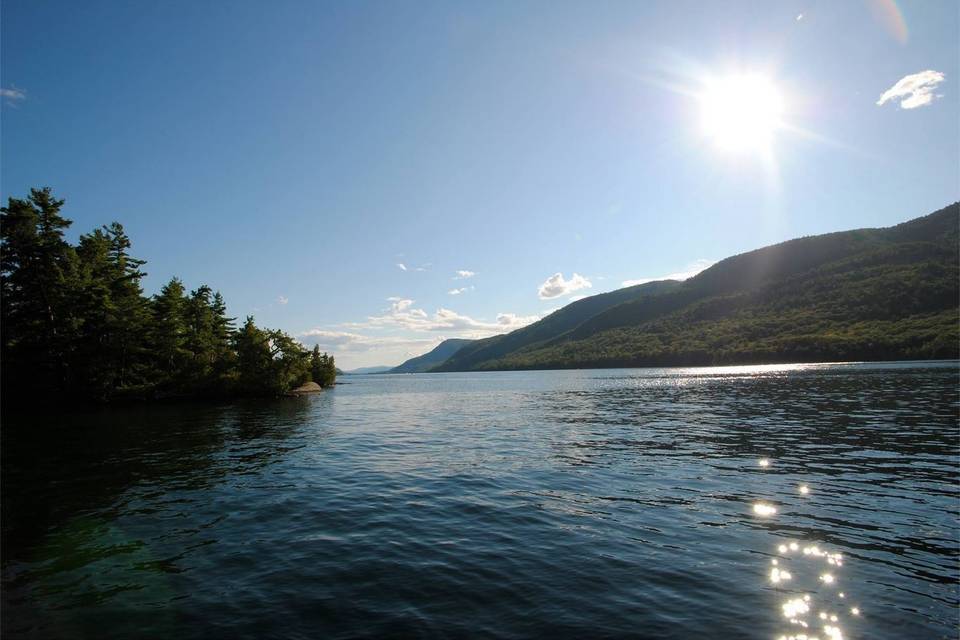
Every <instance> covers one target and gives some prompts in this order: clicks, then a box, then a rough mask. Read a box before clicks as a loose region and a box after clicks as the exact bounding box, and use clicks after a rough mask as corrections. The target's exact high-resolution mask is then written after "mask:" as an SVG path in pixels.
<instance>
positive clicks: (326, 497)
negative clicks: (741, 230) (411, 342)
mask: <svg viewBox="0 0 960 640" xmlns="http://www.w3.org/2000/svg"><path fill="white" fill-rule="evenodd" d="M341 381H342V383H343V384H341V385H339V386H338V387H337V388H336V389H335V390H333V391H330V392H326V393H323V394H321V395H318V396H314V397H306V398H291V399H285V400H278V401H265V402H244V403H235V404H226V405H217V406H210V405H206V406H204V405H176V406H149V407H138V408H125V409H110V410H103V411H96V412H78V413H76V414H75V415H72V416H69V417H63V418H59V419H57V420H56V421H55V422H56V424H43V423H49V422H50V419H49V418H40V417H36V416H35V417H33V418H22V417H20V418H17V419H13V418H9V417H8V418H7V419H6V420H5V423H4V438H3V448H2V455H3V460H2V480H3V487H2V489H3V500H2V508H3V522H2V526H3V553H2V555H3V560H2V570H3V611H2V613H3V615H2V631H3V635H4V637H97V638H128V637H158V638H167V637H173V636H176V637H181V638H239V637H249V638H267V637H276V638H281V637H282V638H316V637H323V638H353V637H362V636H384V635H391V636H420V637H428V638H443V637H466V636H471V637H498V638H527V637H532V636H552V637H592V638H600V637H637V638H667V637H676V638H696V637H718V638H719V637H730V638H778V637H781V636H782V637H790V636H791V635H797V634H800V633H806V634H808V637H813V636H818V637H820V638H829V637H834V638H836V637H841V636H842V637H844V638H890V639H894V638H896V639H904V638H955V637H956V633H957V631H956V629H957V610H958V603H960V593H958V580H960V570H958V555H960V554H958V546H960V542H958V535H960V533H958V532H960V525H958V516H960V492H958V478H960V475H958V469H960V466H958V451H960V450H958V443H960V435H958V408H960V391H958V367H957V363H955V362H950V363H932V364H921V363H900V364H871V365H813V366H811V365H804V366H773V367H744V368H736V367H734V368H713V369H623V370H605V371H554V372H508V373H471V374H423V375H400V376H386V375H379V376H347V377H343V378H342V379H341ZM801 486H803V487H806V489H807V492H806V493H802V490H801ZM841 594H842V597H841ZM804 624H805V625H807V626H806V627H804V626H803V625H804ZM838 634H839V635H838Z"/></svg>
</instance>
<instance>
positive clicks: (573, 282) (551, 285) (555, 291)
mask: <svg viewBox="0 0 960 640" xmlns="http://www.w3.org/2000/svg"><path fill="white" fill-rule="evenodd" d="M592 286H593V285H592V284H590V281H589V280H587V279H586V278H584V277H583V276H581V275H580V274H578V273H574V274H573V275H572V276H571V277H570V279H569V280H565V279H564V278H563V274H562V273H555V274H553V275H552V276H550V277H549V278H547V279H546V280H545V281H544V283H543V284H541V285H540V289H539V290H538V291H537V293H538V294H539V295H540V299H541V300H552V299H553V298H559V297H560V296H564V295H567V294H568V293H573V292H574V291H578V290H580V289H589V288H590V287H592Z"/></svg>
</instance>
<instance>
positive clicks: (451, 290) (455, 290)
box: [447, 287, 473, 296]
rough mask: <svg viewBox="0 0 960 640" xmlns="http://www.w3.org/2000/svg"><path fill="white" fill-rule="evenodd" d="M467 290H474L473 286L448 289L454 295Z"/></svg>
mask: <svg viewBox="0 0 960 640" xmlns="http://www.w3.org/2000/svg"><path fill="white" fill-rule="evenodd" d="M467 291H473V287H460V288H459V289H450V291H447V293H449V294H450V295H452V296H458V295H460V294H461V293H466V292H467Z"/></svg>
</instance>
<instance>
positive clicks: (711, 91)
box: [698, 74, 783, 153]
mask: <svg viewBox="0 0 960 640" xmlns="http://www.w3.org/2000/svg"><path fill="white" fill-rule="evenodd" d="M698 98H699V101H700V109H701V123H702V126H703V131H704V133H705V134H706V135H707V137H709V138H710V139H711V140H713V142H714V143H715V144H716V145H717V146H718V147H719V148H720V149H723V150H724V151H730V152H735V153H742V152H751V151H754V152H758V151H766V150H769V148H770V145H771V144H772V143H773V137H774V134H775V133H776V132H777V129H779V128H780V126H781V116H782V113H783V100H782V98H781V97H780V92H779V91H777V88H776V86H775V85H774V84H773V82H771V81H770V80H769V79H768V78H766V77H764V76H761V75H751V74H740V75H731V76H724V77H718V78H712V79H710V80H708V81H707V82H705V83H704V89H703V91H702V93H700V94H699V96H698Z"/></svg>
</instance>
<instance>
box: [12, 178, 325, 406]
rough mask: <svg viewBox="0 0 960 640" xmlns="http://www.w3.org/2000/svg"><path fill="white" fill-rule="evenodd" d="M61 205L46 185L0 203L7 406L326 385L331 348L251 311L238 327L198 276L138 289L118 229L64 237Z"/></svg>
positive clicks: (135, 265) (137, 272) (269, 392)
mask: <svg viewBox="0 0 960 640" xmlns="http://www.w3.org/2000/svg"><path fill="white" fill-rule="evenodd" d="M63 204H64V201H63V200H57V199H56V198H54V197H53V195H52V194H51V192H50V189H49V188H45V189H33V190H31V193H30V196H29V197H28V198H26V199H17V198H10V199H9V201H8V204H7V206H6V207H3V208H2V209H0V238H2V244H0V250H2V262H0V287H2V288H0V294H2V316H0V322H2V325H0V330H2V361H3V378H2V390H3V400H4V402H5V403H20V402H23V401H28V400H31V399H36V398H41V397H42V398H44V399H45V400H44V402H46V403H50V402H54V403H56V402H57V401H59V399H62V398H68V399H72V400H88V401H96V402H105V401H110V400H114V399H121V398H129V399H134V398H136V399H157V398H171V397H183V398H191V397H228V396H247V395H249V396H276V395H282V394H284V393H285V392H287V391H289V390H291V389H293V388H295V387H297V386H299V385H301V384H304V383H307V382H310V381H313V382H316V383H317V384H319V385H320V386H321V387H328V386H330V385H332V384H334V382H335V380H336V367H335V365H334V359H333V357H332V356H329V355H327V354H325V353H320V350H319V348H318V347H314V349H313V351H312V352H310V351H307V350H306V349H305V348H304V347H303V346H302V345H301V344H300V343H299V342H297V341H296V340H295V339H293V338H292V337H291V336H289V335H287V334H286V333H284V332H283V331H279V330H271V329H264V328H261V327H258V326H257V325H256V324H255V323H254V319H253V317H252V316H248V317H247V318H246V320H245V321H244V323H243V325H242V326H241V327H240V328H239V329H238V328H236V327H235V318H230V317H228V316H227V311H226V304H225V303H224V300H223V297H222V296H221V295H220V293H219V292H215V291H213V290H212V289H211V288H210V287H209V286H207V285H201V286H199V287H198V288H196V289H194V290H193V291H190V292H189V293H188V292H187V290H186V289H185V287H184V285H183V283H182V282H181V281H180V280H179V279H178V278H173V279H171V280H170V282H168V283H167V284H166V285H164V286H163V288H162V289H161V290H160V292H159V293H158V294H156V295H154V296H152V297H148V296H145V295H144V293H143V288H142V286H141V280H142V279H143V277H144V276H145V275H146V274H145V273H144V272H143V271H142V270H141V268H142V267H143V265H144V264H145V261H144V260H141V259H138V258H135V257H133V256H132V255H131V254H130V248H131V241H130V238H129V237H128V236H127V234H126V233H125V232H124V229H123V226H122V225H121V224H120V223H118V222H114V223H112V224H110V225H109V226H104V227H103V228H101V229H96V230H94V231H93V232H91V233H87V234H84V235H81V236H80V238H79V242H78V244H77V245H76V246H74V245H71V244H70V243H69V242H67V241H66V240H65V239H64V231H65V230H66V229H68V228H69V227H70V225H71V224H72V222H71V221H70V220H68V219H67V218H65V217H63V216H62V215H61V214H60V209H61V207H62V206H63ZM51 398H53V400H51Z"/></svg>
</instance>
